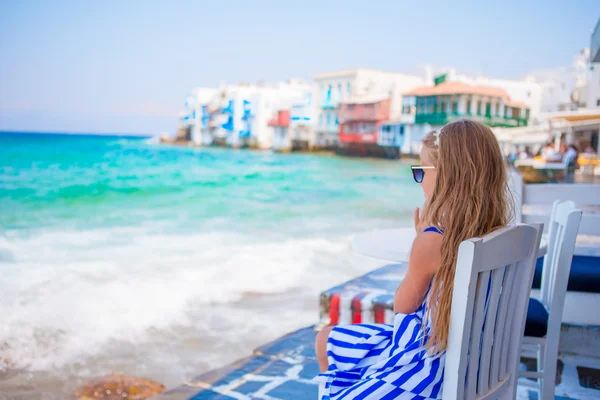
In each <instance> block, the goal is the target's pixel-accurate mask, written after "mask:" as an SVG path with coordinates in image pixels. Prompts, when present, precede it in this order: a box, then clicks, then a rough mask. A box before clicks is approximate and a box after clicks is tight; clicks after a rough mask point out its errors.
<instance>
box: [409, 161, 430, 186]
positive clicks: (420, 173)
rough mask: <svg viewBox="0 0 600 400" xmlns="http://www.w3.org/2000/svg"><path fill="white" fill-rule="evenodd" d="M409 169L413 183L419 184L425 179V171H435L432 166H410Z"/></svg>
mask: <svg viewBox="0 0 600 400" xmlns="http://www.w3.org/2000/svg"><path fill="white" fill-rule="evenodd" d="M410 169H412V173H413V179H414V180H415V182H417V183H421V182H423V178H424V177H425V170H426V169H435V167H434V166H433V165H411V166H410Z"/></svg>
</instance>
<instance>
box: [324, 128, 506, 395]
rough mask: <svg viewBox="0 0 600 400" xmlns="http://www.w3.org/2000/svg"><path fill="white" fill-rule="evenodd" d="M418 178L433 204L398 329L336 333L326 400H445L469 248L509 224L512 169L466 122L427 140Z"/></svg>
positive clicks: (418, 222)
mask: <svg viewBox="0 0 600 400" xmlns="http://www.w3.org/2000/svg"><path fill="white" fill-rule="evenodd" d="M421 163H422V165H414V166H412V167H411V168H412V171H413V177H414V179H415V181H416V182H418V183H420V184H421V188H422V189H423V192H424V195H425V205H424V207H423V213H422V214H421V213H420V210H419V209H418V208H417V209H416V210H415V229H416V231H417V236H416V238H415V239H414V242H413V244H412V249H411V252H410V257H409V261H408V270H407V272H406V276H405V277H404V279H403V280H402V281H401V282H400V284H399V285H398V288H397V289H396V293H395V295H394V312H395V316H394V322H393V325H387V324H355V325H339V326H334V327H326V328H324V329H323V330H322V331H321V332H319V334H318V335H317V340H316V353H317V360H318V362H319V367H320V370H321V374H320V375H319V376H318V377H317V379H318V380H320V381H321V382H322V384H323V386H322V387H323V388H324V393H323V398H325V399H329V400H336V399H338V400H341V399H346V400H348V399H359V398H360V399H372V400H376V399H384V398H385V399H390V400H391V399H402V400H404V399H422V400H425V399H441V398H442V396H443V394H442V383H443V376H444V360H445V350H446V344H447V340H448V328H449V324H450V304H451V302H452V290H453V286H454V285H453V283H454V282H453V280H454V272H455V268H456V257H457V254H458V246H459V244H460V243H461V242H462V241H463V240H466V239H469V238H472V237H483V236H485V235H487V234H488V233H490V232H493V231H495V230H496V229H499V228H502V227H504V226H506V225H508V223H509V221H510V215H511V213H510V210H511V207H510V203H509V201H508V197H509V196H508V193H507V190H508V186H507V180H508V176H507V170H506V168H505V167H504V158H503V157H502V151H501V150H500V145H499V144H498V141H497V140H496V136H494V133H493V132H492V130H491V129H490V128H488V127H487V126H485V125H483V124H481V123H478V122H475V121H469V120H459V121H456V122H452V123H450V124H448V125H445V126H444V127H442V128H441V129H440V130H438V131H434V132H431V133H429V134H427V135H426V136H425V138H424V139H423V149H422V150H421Z"/></svg>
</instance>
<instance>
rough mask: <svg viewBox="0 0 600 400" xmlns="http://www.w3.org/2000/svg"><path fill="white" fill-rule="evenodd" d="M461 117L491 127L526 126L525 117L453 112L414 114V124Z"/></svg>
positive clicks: (434, 123) (441, 121)
mask: <svg viewBox="0 0 600 400" xmlns="http://www.w3.org/2000/svg"><path fill="white" fill-rule="evenodd" d="M461 118H468V119H472V120H474V121H479V122H481V123H484V124H486V125H489V126H492V127H507V128H510V127H517V126H527V124H528V121H527V119H525V118H510V117H500V116H491V115H472V114H469V113H467V114H453V113H434V114H417V115H416V116H415V123H416V124H430V125H445V124H447V123H449V122H452V121H455V120H457V119H461Z"/></svg>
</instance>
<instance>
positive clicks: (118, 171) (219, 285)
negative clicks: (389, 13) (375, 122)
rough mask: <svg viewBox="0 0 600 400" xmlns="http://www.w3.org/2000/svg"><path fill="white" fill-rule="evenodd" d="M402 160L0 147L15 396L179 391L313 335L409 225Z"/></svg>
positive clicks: (8, 140)
mask: <svg viewBox="0 0 600 400" xmlns="http://www.w3.org/2000/svg"><path fill="white" fill-rule="evenodd" d="M422 201H423V197H422V193H421V189H420V187H419V185H418V184H416V183H414V181H413V179H412V175H411V173H410V169H409V165H408V163H406V162H403V161H390V160H378V159H357V158H347V157H338V156H331V155H325V154H277V153H273V152H271V151H247V150H240V149H226V148H214V147H210V148H187V147H173V146H164V145H160V144H159V143H158V141H157V140H156V139H155V138H144V137H137V136H136V137H125V136H123V135H117V136H115V135H110V136H104V135H96V134H93V135H85V134H83V135H81V134H60V133H59V134H54V133H53V134H48V133H25V134H22V133H14V132H13V133H12V134H11V133H9V134H6V133H5V132H0V210H2V212H1V213H0V268H1V269H2V271H3V279H2V280H1V281H0V292H1V293H2V294H3V295H2V296H1V297H0V314H1V315H3V319H4V323H3V327H4V329H2V330H0V392H2V393H14V394H15V396H17V395H19V396H20V395H30V394H32V393H34V394H35V393H44V394H46V395H47V396H49V397H48V398H56V399H62V398H64V394H67V393H70V392H71V391H72V390H73V389H74V388H75V387H77V386H78V385H79V384H81V383H82V382H84V381H85V380H86V379H89V378H91V377H96V376H100V375H105V374H108V373H111V372H121V373H125V374H129V375H137V376H143V377H147V378H151V379H154V380H156V381H158V382H160V383H163V384H165V385H167V386H173V385H177V384H179V383H181V382H184V381H186V380H188V379H190V378H191V377H193V376H197V375H198V374H200V373H202V372H205V371H207V370H209V369H211V368H215V367H219V366H221V365H224V364H226V363H228V362H231V361H234V360H236V359H239V358H242V357H245V356H247V355H249V354H250V352H251V350H252V349H253V348H254V347H256V346H257V345H259V344H262V343H265V342H268V341H270V340H273V339H275V338H277V337H279V336H281V335H283V334H285V333H287V332H289V331H292V330H295V329H298V328H300V327H303V326H307V325H310V324H313V323H314V322H315V321H316V320H317V317H318V312H319V311H318V294H319V292H320V291H322V290H324V289H326V288H329V287H331V286H333V285H334V284H337V283H340V282H342V281H344V280H347V279H350V278H352V277H355V276H358V275H360V274H363V273H365V272H366V271H368V270H370V269H372V268H374V267H376V266H379V265H382V264H384V262H383V261H377V260H370V259H367V258H366V257H362V256H358V255H356V254H353V253H352V252H351V250H350V241H351V238H352V236H353V235H355V234H357V233H361V232H366V231H369V230H374V229H385V228H394V227H405V226H411V224H412V215H413V210H414V207H416V206H420V205H421V203H422Z"/></svg>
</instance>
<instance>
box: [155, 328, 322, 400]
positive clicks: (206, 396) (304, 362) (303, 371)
mask: <svg viewBox="0 0 600 400" xmlns="http://www.w3.org/2000/svg"><path fill="white" fill-rule="evenodd" d="M315 338H316V331H315V329H314V327H313V326H310V327H306V328H303V329H300V330H298V331H296V332H293V333H291V334H288V335H286V336H284V337H282V338H280V339H277V340H275V341H273V342H271V343H268V344H265V345H263V346H261V347H259V348H257V349H256V350H255V351H254V354H253V355H252V356H250V357H247V358H244V359H242V360H239V361H236V362H234V363H233V364H230V365H228V366H225V367H222V368H219V369H216V370H214V371H210V372H207V373H205V374H203V375H200V376H199V377H197V378H195V379H192V380H191V381H190V382H188V383H186V384H184V385H182V386H180V387H177V388H174V389H171V390H168V391H166V392H164V393H161V394H160V395H158V396H155V397H153V399H156V400H217V399H218V400H229V399H238V400H245V399H254V398H259V399H260V398H264V399H267V398H268V399H271V400H277V399H281V400H284V399H298V400H305V399H306V400H309V399H311V400H312V399H316V398H317V393H318V384H317V382H314V381H313V380H312V379H313V378H314V377H315V376H316V375H317V374H318V373H319V366H318V363H317V360H316V357H315V350H314V342H315Z"/></svg>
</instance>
